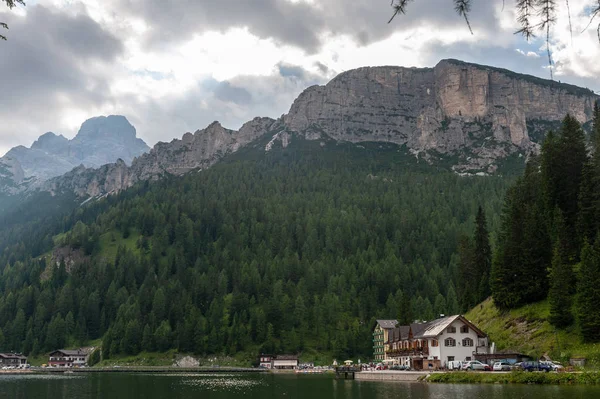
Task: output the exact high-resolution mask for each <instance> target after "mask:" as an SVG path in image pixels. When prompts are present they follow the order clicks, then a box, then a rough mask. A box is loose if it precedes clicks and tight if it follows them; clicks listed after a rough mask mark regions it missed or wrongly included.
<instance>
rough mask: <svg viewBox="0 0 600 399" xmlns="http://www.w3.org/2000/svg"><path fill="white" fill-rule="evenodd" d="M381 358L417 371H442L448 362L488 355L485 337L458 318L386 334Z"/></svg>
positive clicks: (431, 322) (395, 330) (394, 330)
mask: <svg viewBox="0 0 600 399" xmlns="http://www.w3.org/2000/svg"><path fill="white" fill-rule="evenodd" d="M385 348H387V351H386V353H385V357H384V359H386V360H391V361H393V362H394V363H397V364H400V365H403V366H408V367H411V368H414V369H416V370H427V369H434V370H436V369H439V368H445V367H446V365H447V364H448V362H450V361H455V360H459V361H469V360H475V356H477V355H482V354H487V353H489V342H488V337H487V335H486V334H484V333H483V332H482V331H481V330H480V329H478V328H477V327H476V326H475V325H474V324H473V323H471V322H469V321H468V320H467V319H465V318H464V317H463V316H461V315H456V316H450V317H444V318H440V319H437V320H433V321H430V322H426V323H413V324H411V325H409V326H398V327H395V328H394V329H392V330H391V331H390V332H389V334H388V340H387V341H386V345H385Z"/></svg>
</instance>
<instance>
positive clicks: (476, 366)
mask: <svg viewBox="0 0 600 399" xmlns="http://www.w3.org/2000/svg"><path fill="white" fill-rule="evenodd" d="M466 368H467V369H469V370H481V371H486V370H490V366H489V365H487V364H483V363H481V362H480V361H478V360H471V361H470V362H468V363H467V367H466Z"/></svg>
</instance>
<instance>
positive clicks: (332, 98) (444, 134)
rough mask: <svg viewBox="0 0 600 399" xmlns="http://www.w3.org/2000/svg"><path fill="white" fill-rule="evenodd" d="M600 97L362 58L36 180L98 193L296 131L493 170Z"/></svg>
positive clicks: (283, 140) (469, 69) (534, 82)
mask: <svg viewBox="0 0 600 399" xmlns="http://www.w3.org/2000/svg"><path fill="white" fill-rule="evenodd" d="M598 98H599V97H598V96H597V95H595V94H594V93H593V92H592V91H590V90H588V89H584V88H580V87H577V86H573V85H569V84H564V83H558V82H555V81H550V80H545V79H540V78H537V77H533V76H529V75H522V74H517V73H514V72H511V71H508V70H505V69H499V68H494V67H489V66H482V65H477V64H469V63H465V62H461V61H457V60H443V61H440V63H439V64H438V65H437V66H435V67H434V68H404V67H391V66H388V67H366V68H359V69H355V70H351V71H348V72H344V73H342V74H340V75H338V76H337V77H336V78H334V79H333V80H332V81H331V82H329V83H328V84H327V85H325V86H312V87H309V88H307V89H306V90H305V91H304V92H303V93H302V94H301V95H300V96H299V97H298V98H297V99H296V100H295V101H294V103H293V104H292V106H291V108H290V111H289V112H288V113H287V114H286V115H283V116H282V117H281V118H279V119H277V120H273V119H270V118H255V119H254V120H252V121H250V122H248V123H246V124H245V125H244V126H242V127H241V128H240V130H239V131H234V130H229V129H225V128H224V127H223V126H221V125H220V124H219V123H218V122H214V123H212V124H211V125H210V126H208V127H207V128H205V129H202V130H198V131H196V132H195V133H194V134H191V133H186V134H185V135H184V136H183V137H182V139H181V140H173V141H172V142H170V143H158V144H157V145H156V146H155V147H154V148H153V149H152V150H151V151H150V152H149V153H148V154H144V155H143V156H140V157H139V158H138V159H136V160H135V161H133V163H132V165H131V166H130V167H127V166H126V165H125V164H124V163H122V162H119V163H115V164H111V165H106V166H104V167H102V168H100V169H99V170H94V171H92V170H88V169H86V168H78V169H75V170H73V171H71V172H70V173H69V174H67V175H66V176H64V177H60V178H55V179H53V180H52V181H50V182H48V183H47V184H46V185H45V186H44V187H43V189H45V190H49V191H51V192H54V193H57V192H61V191H63V190H66V191H74V192H76V193H78V194H79V195H82V196H100V195H104V194H107V193H111V192H118V191H120V190H123V189H126V188H128V187H131V186H132V185H133V184H135V183H136V182H139V181H143V180H148V179H150V180H154V179H157V178H159V177H161V176H165V175H181V174H183V173H187V172H189V171H190V170H194V169H205V168H207V167H210V166H212V165H214V164H215V163H216V162H218V161H219V160H220V159H222V158H223V157H224V156H226V155H228V154H232V153H235V152H236V151H237V150H239V149H240V148H243V147H244V146H246V145H248V144H250V143H253V142H254V141H255V140H256V139H258V138H261V137H263V136H264V137H269V138H270V139H269V140H267V141H268V143H267V145H265V151H268V150H269V149H271V148H272V147H273V145H274V144H275V143H279V144H278V145H280V144H282V145H283V146H286V145H288V144H289V142H290V141H291V140H294V137H296V138H298V137H302V138H305V139H308V140H321V141H327V140H333V141H335V142H350V143H361V142H386V143H393V144H396V145H399V146H406V147H407V148H408V149H409V150H410V151H411V152H412V153H413V154H414V155H415V156H417V157H420V158H422V159H425V160H426V161H427V162H429V163H432V164H436V163H443V164H446V165H447V164H449V165H450V167H451V168H452V170H454V171H455V172H456V173H461V174H493V173H495V172H497V170H498V168H499V167H501V166H502V165H503V164H504V163H506V162H507V160H509V159H510V157H511V156H517V157H521V159H522V160H521V161H520V164H521V165H522V164H523V160H524V159H525V158H526V157H527V156H528V155H529V154H530V153H531V152H536V151H538V150H539V143H540V142H541V140H542V139H543V137H544V135H545V134H546V132H547V131H548V130H549V129H551V128H557V127H558V126H559V125H560V121H561V120H562V118H564V116H565V115H566V114H567V113H570V114H571V115H574V116H575V117H576V118H577V119H578V120H579V121H580V122H581V123H584V124H587V123H589V122H590V120H591V118H592V110H593V105H594V102H595V101H596V100H597V99H598Z"/></svg>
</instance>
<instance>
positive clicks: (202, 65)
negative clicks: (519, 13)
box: [0, 0, 600, 154]
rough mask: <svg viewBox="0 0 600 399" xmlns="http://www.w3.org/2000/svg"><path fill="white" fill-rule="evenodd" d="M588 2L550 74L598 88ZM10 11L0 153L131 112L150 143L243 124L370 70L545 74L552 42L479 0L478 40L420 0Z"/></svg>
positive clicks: (129, 4)
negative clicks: (400, 6) (474, 66)
mask: <svg viewBox="0 0 600 399" xmlns="http://www.w3.org/2000/svg"><path fill="white" fill-rule="evenodd" d="M586 1H588V2H589V0H570V4H571V10H572V15H573V21H574V24H573V31H574V32H575V34H574V35H573V39H571V37H570V34H569V32H568V20H567V18H566V17H565V15H566V12H562V11H564V10H561V12H560V13H559V15H558V22H557V25H556V27H555V28H554V30H553V40H552V42H551V49H552V51H553V58H554V61H555V65H554V72H555V73H554V75H555V77H556V78H557V79H561V80H563V81H567V82H569V83H573V84H579V85H582V86H587V87H590V88H591V89H593V90H596V91H599V90H600V87H598V85H599V84H598V82H597V79H596V77H597V76H600V63H598V62H597V60H598V59H600V45H599V44H598V42H597V37H596V36H595V30H593V29H589V30H588V31H586V32H585V33H584V34H579V33H578V32H580V31H581V30H583V27H582V26H580V23H587V22H588V18H586V17H585V14H584V8H583V7H584V4H585V3H586ZM559 3H560V4H562V2H559ZM14 11H15V10H13V12H4V13H0V20H5V21H6V22H7V23H9V25H10V27H11V30H10V31H9V32H8V33H10V37H9V41H8V42H6V43H0V52H2V55H1V56H0V74H2V76H3V78H2V79H1V80H0V90H1V91H2V93H3V96H2V97H0V118H2V119H1V120H2V124H0V154H1V153H3V152H5V151H6V150H8V149H9V147H12V146H14V145H17V144H26V145H29V144H30V143H31V142H33V141H34V140H35V139H36V138H37V136H39V135H40V134H41V133H43V132H46V131H48V130H52V131H54V132H56V133H62V134H64V135H65V136H67V137H72V136H73V135H74V134H75V133H76V131H77V129H78V127H79V125H80V124H81V123H82V122H83V121H84V120H85V119H87V118H89V117H93V116H97V115H101V114H104V115H106V114H123V115H125V116H127V117H128V119H129V120H130V121H131V122H132V123H133V124H134V125H135V126H136V128H137V131H138V134H139V135H140V136H141V137H142V138H143V139H144V140H146V141H147V142H148V144H149V145H153V144H154V143H156V142H157V141H159V140H161V141H169V140H170V139H172V138H174V137H181V135H182V134H183V133H184V132H186V131H195V130H196V129H199V128H203V127H205V126H206V125H208V124H209V123H211V122H212V121H214V120H220V121H221V122H222V123H223V125H224V126H227V127H229V128H238V127H240V126H241V124H242V123H244V122H245V121H247V120H250V119H252V118H254V117H255V116H270V117H278V116H280V115H281V114H282V113H285V112H287V111H288V110H289V107H290V106H291V104H292V102H293V100H294V99H295V98H296V96H297V95H299V94H300V93H301V92H302V90H304V89H305V88H306V87H308V86H310V85H314V84H324V83H326V82H327V81H328V80H330V79H331V78H333V77H334V76H335V75H336V74H337V73H339V72H343V71H345V70H348V69H352V68H358V67H362V66H367V65H373V66H374V65H402V66H406V67H410V66H417V67H424V66H433V65H435V64H437V63H438V62H439V60H440V59H442V58H457V59H463V60H465V61H470V62H476V63H480V64H487V65H494V66H499V67H503V68H507V69H511V70H514V71H516V72H522V73H529V74H533V75H537V76H540V77H545V78H547V77H549V72H548V70H547V66H548V64H547V59H546V56H545V49H544V48H543V46H544V40H542V39H536V40H534V41H532V42H531V43H527V42H526V41H524V40H523V39H522V38H521V37H520V36H516V35H514V34H513V32H515V31H516V30H517V29H518V27H517V26H516V23H515V10H514V2H506V6H505V7H504V9H503V1H502V0H490V1H487V0H486V1H483V0H482V1H476V2H473V9H472V12H471V15H470V20H471V25H472V27H473V30H474V35H471V34H470V32H469V30H468V28H467V26H466V24H465V21H464V19H462V18H461V17H460V16H458V15H457V14H456V13H455V12H454V9H453V7H452V3H451V2H449V1H448V0H427V1H425V0H419V1H414V2H410V3H409V8H408V12H407V14H406V15H402V16H398V17H397V18H396V19H395V20H394V21H393V22H392V23H390V24H388V23H387V21H388V20H389V17H390V16H391V12H392V9H391V8H390V7H389V0H388V1H387V2H386V1H383V0H381V1H380V2H379V1H378V2H374V1H373V0H353V1H348V0H201V1H200V0H170V1H164V0H160V1H159V0H126V1H123V0H37V1H36V3H35V4H33V5H32V4H28V6H27V7H25V8H21V9H19V10H17V12H14ZM582 16H584V17H582ZM515 49H517V50H516V51H515ZM5 54H7V56H6V57H5ZM7 77H10V78H7ZM5 93H9V95H6V94H5Z"/></svg>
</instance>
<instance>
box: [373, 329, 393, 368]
mask: <svg viewBox="0 0 600 399" xmlns="http://www.w3.org/2000/svg"><path fill="white" fill-rule="evenodd" d="M397 324H398V320H377V325H375V329H374V330H373V359H374V360H375V361H376V362H381V361H383V360H386V349H387V343H388V335H389V333H390V331H391V330H393V329H394V328H395V327H396V325H397Z"/></svg>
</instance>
